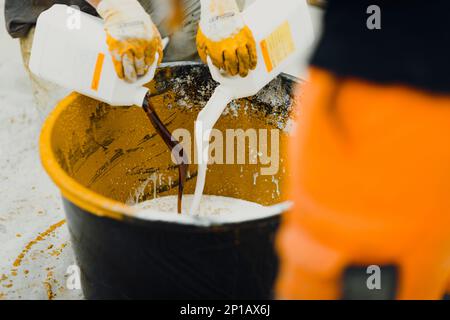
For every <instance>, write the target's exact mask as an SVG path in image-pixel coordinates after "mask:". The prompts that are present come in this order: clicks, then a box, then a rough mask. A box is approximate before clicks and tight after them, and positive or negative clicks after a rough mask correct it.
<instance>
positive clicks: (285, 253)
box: [277, 68, 450, 299]
mask: <svg viewBox="0 0 450 320" xmlns="http://www.w3.org/2000/svg"><path fill="white" fill-rule="evenodd" d="M302 102H303V103H302V106H301V110H300V116H299V121H298V122H297V125H296V129H295V133H294V136H293V137H292V139H291V142H290V144H291V145H290V148H289V150H290V152H291V154H290V173H291V175H292V177H291V181H290V186H289V189H290V194H289V195H290V198H291V199H292V200H293V201H294V207H293V209H292V210H291V211H290V212H289V213H287V214H286V215H285V217H284V220H283V224H282V227H281V229H280V233H279V235H278V241H277V246H278V251H279V254H280V258H281V266H280V274H279V277H278V281H277V294H278V297H279V298H282V299H339V298H341V297H342V286H343V284H342V281H341V280H342V275H343V272H344V270H345V268H346V267H348V266H355V265H356V266H358V265H361V266H365V265H395V266H397V267H398V285H397V290H396V296H395V297H396V298H398V299H441V298H442V297H443V295H444V293H445V292H446V289H447V290H448V289H450V287H449V286H448V285H447V288H446V284H448V283H449V280H450V96H438V95H433V94H429V93H426V92H421V91H418V90H414V89H412V88H409V87H406V86H402V85H386V86H385V85H379V84H374V83H369V82H365V81H362V80H359V79H353V78H338V77H335V76H333V75H332V74H330V73H328V72H326V71H324V70H320V69H314V68H313V69H312V70H311V77H310V83H309V84H308V85H307V88H306V92H305V95H304V98H303V101H302ZM368 276H369V275H368ZM447 292H450V291H447Z"/></svg>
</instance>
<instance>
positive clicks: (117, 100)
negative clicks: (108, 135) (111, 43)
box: [30, 4, 167, 106]
mask: <svg viewBox="0 0 450 320" xmlns="http://www.w3.org/2000/svg"><path fill="white" fill-rule="evenodd" d="M165 44H167V40H166V41H165ZM157 60H158V54H157V55H156V60H155V64H154V65H153V66H152V67H151V68H150V70H149V71H148V72H147V74H146V75H145V76H143V77H141V78H139V79H138V81H137V82H135V83H132V84H130V83H128V82H126V81H124V80H122V79H120V78H119V77H118V76H117V74H116V72H115V69H114V65H113V61H112V57H111V55H110V53H109V50H108V46H107V44H106V33H105V31H104V27H103V21H102V20H101V19H100V18H97V17H94V16H91V15H89V14H87V13H84V12H81V11H79V10H77V9H75V8H73V7H69V6H66V5H61V4H55V5H54V6H52V7H51V8H50V9H48V10H46V11H44V12H43V13H41V15H40V16H39V18H38V20H37V23H36V30H35V34H34V40H33V47H32V50H31V58H30V70H31V71H32V72H33V73H34V74H36V75H37V76H38V77H41V78H43V79H45V80H47V81H50V82H53V83H55V84H58V85H60V86H62V87H65V88H67V89H70V90H74V91H77V92H79V93H81V94H84V95H86V96H89V97H91V98H94V99H97V100H100V101H103V102H106V103H108V104H110V105H112V106H128V105H138V106H141V105H142V102H143V101H144V98H145V95H146V94H147V92H148V89H147V88H145V87H143V86H144V85H145V84H146V83H148V82H150V81H151V80H152V79H153V77H154V75H155V70H156V61H157Z"/></svg>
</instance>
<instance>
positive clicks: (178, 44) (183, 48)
mask: <svg viewBox="0 0 450 320" xmlns="http://www.w3.org/2000/svg"><path fill="white" fill-rule="evenodd" d="M139 2H140V3H141V5H142V6H143V7H144V9H145V10H146V11H147V12H148V13H149V14H150V15H151V17H152V20H153V22H154V23H155V25H156V26H157V27H158V30H159V31H160V32H161V36H162V37H163V38H164V37H169V38H170V42H169V44H168V45H167V48H166V49H165V50H164V59H163V61H164V62H171V61H197V60H199V57H198V54H197V46H196V43H195V39H196V36H197V28H198V22H199V20H200V0H183V1H182V2H183V5H184V22H183V24H182V26H181V28H180V29H179V30H177V31H176V32H174V33H172V32H170V30H168V29H167V26H166V25H165V23H166V18H167V16H168V15H169V10H171V8H170V1H167V0H140V1H139Z"/></svg>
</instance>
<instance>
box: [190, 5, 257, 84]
mask: <svg viewBox="0 0 450 320" xmlns="http://www.w3.org/2000/svg"><path fill="white" fill-rule="evenodd" d="M201 3H202V14H201V19H200V26H199V29H198V33H197V49H198V53H199V56H200V58H201V59H202V61H203V62H205V63H206V57H207V56H209V57H210V58H211V61H212V63H213V64H214V65H215V66H216V67H217V68H219V69H222V70H225V71H226V72H228V73H229V74H230V75H233V76H234V75H237V74H239V75H240V76H241V77H245V76H247V74H248V73H249V71H250V70H253V69H255V67H256V63H257V55H256V43H255V39H254V38H253V34H252V32H251V31H250V29H249V28H248V27H247V26H245V24H244V22H243V20H242V17H241V14H240V12H239V9H238V7H237V5H236V3H235V1H234V0H202V2H201Z"/></svg>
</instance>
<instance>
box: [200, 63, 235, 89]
mask: <svg viewBox="0 0 450 320" xmlns="http://www.w3.org/2000/svg"><path fill="white" fill-rule="evenodd" d="M206 62H207V63H208V68H209V72H210V73H211V77H212V78H213V79H214V80H215V81H217V82H219V83H220V84H223V85H226V86H227V85H228V84H231V82H232V81H233V79H238V78H239V77H238V76H229V75H224V74H222V73H221V72H220V70H219V69H218V68H217V67H216V66H215V65H214V64H213V63H212V61H211V58H210V57H209V56H207V57H206Z"/></svg>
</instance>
